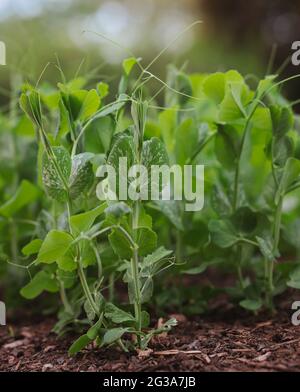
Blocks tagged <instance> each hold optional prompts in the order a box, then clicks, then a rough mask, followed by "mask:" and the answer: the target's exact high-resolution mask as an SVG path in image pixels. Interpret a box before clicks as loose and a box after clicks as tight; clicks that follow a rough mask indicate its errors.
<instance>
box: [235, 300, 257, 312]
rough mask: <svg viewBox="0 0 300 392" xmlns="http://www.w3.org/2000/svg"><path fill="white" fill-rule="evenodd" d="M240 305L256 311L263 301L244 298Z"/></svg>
mask: <svg viewBox="0 0 300 392" xmlns="http://www.w3.org/2000/svg"><path fill="white" fill-rule="evenodd" d="M240 306H241V307H242V308H244V309H247V310H252V311H253V312H255V311H257V310H259V309H260V308H261V307H262V302H261V300H259V299H244V300H242V301H241V302H240Z"/></svg>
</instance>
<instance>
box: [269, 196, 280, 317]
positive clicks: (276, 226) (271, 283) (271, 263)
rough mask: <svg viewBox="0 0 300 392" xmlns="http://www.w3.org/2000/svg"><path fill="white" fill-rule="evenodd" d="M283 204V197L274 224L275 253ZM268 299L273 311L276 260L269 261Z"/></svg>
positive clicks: (278, 205) (277, 207)
mask: <svg viewBox="0 0 300 392" xmlns="http://www.w3.org/2000/svg"><path fill="white" fill-rule="evenodd" d="M282 204H283V196H281V197H280V199H279V201H278V203H277V206H276V210H275V216H274V224H273V241H274V242H273V253H274V254H275V253H277V250H278V246H279V239H280V226H281V216H282ZM267 279H268V281H267V285H268V286H267V293H268V295H267V298H268V306H269V308H270V310H271V311H273V309H274V306H273V292H274V281H273V280H274V259H273V260H271V261H269V263H268V277H267Z"/></svg>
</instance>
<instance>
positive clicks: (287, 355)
mask: <svg viewBox="0 0 300 392" xmlns="http://www.w3.org/2000/svg"><path fill="white" fill-rule="evenodd" d="M289 308H290V302H286V303H283V304H281V306H280V309H279V311H278V313H277V314H276V315H275V316H273V317H270V316H269V315H266V314H265V315H259V316H256V317H255V316H252V315H249V314H248V313H246V312H240V311H237V310H236V309H230V308H229V309H226V310H220V309H216V310H215V311H214V312H213V314H210V315H207V316H203V317H200V316H198V317H197V318H195V319H193V320H188V319H187V318H186V317H185V316H183V315H177V316H176V315H175V317H177V318H178V321H179V324H178V326H177V327H176V328H174V329H173V330H172V331H171V332H170V333H169V334H168V335H164V336H159V337H156V338H155V340H153V341H152V342H151V345H150V349H149V350H148V351H144V352H136V353H131V354H125V353H123V352H121V351H119V350H118V349H117V348H111V349H93V348H92V347H88V348H87V349H85V350H84V351H83V352H81V353H79V354H78V355H76V356H75V357H69V356H68V354H67V350H68V348H69V346H70V345H71V343H72V341H73V340H74V338H75V336H66V337H64V338H57V336H56V335H55V334H54V333H52V332H51V329H52V327H53V324H54V322H55V320H54V319H51V318H47V319H45V320H39V321H37V322H30V321H29V320H25V321H22V322H19V323H12V324H9V325H7V326H6V327H0V371H59V372H61V371H73V372H78V371H116V372H117V371H137V372H143V371H171V372H172V371H300V326H293V325H292V323H291V312H290V311H289V310H288V309H289ZM161 321H162V320H160V322H161Z"/></svg>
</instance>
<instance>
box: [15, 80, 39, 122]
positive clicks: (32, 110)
mask: <svg viewBox="0 0 300 392" xmlns="http://www.w3.org/2000/svg"><path fill="white" fill-rule="evenodd" d="M23 90H24V92H23V93H22V94H21V97H20V107H21V109H22V110H23V111H24V112H25V113H26V115H27V116H28V117H29V118H30V119H31V121H32V122H33V123H34V124H35V125H36V126H38V127H40V128H41V127H42V110H41V97H40V94H39V93H38V92H37V91H36V90H35V89H34V88H33V87H32V86H30V85H25V86H24V88H23Z"/></svg>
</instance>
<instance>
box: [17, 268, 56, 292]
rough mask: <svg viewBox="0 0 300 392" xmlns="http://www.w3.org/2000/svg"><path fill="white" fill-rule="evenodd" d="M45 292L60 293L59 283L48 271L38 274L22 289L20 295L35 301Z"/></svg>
mask: <svg viewBox="0 0 300 392" xmlns="http://www.w3.org/2000/svg"><path fill="white" fill-rule="evenodd" d="M43 291H48V292H50V293H55V292H57V291H59V287H58V283H57V281H56V280H55V278H54V277H53V276H51V275H50V274H49V273H48V272H46V271H40V272H38V273H37V274H36V275H35V276H34V277H33V279H32V280H31V281H30V282H29V283H28V284H27V285H26V286H24V287H23V288H22V289H21V291H20V293H21V295H22V296H23V297H24V298H27V299H33V298H36V297H37V296H38V295H40V294H41V293H42V292H43Z"/></svg>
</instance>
